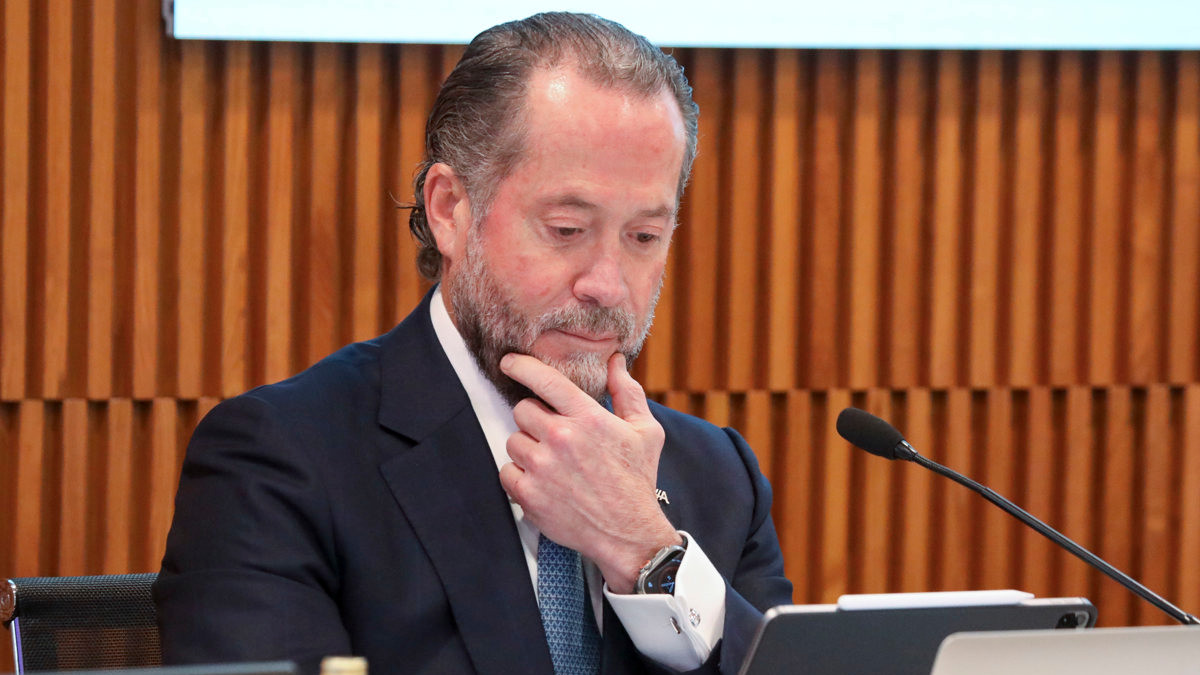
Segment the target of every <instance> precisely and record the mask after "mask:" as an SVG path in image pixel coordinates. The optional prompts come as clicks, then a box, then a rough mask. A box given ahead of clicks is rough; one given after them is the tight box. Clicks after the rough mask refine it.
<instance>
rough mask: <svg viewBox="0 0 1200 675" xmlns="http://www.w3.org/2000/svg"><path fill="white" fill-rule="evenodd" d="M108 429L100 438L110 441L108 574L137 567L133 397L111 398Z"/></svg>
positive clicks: (106, 512)
mask: <svg viewBox="0 0 1200 675" xmlns="http://www.w3.org/2000/svg"><path fill="white" fill-rule="evenodd" d="M107 422H108V433H107V435H106V437H105V438H103V439H98V440H99V441H100V442H104V443H107V447H106V451H107V452H106V460H107V463H106V466H105V467H104V474H103V475H104V479H103V483H104V489H105V499H104V564H103V566H102V568H101V570H102V571H103V573H105V574H121V573H125V572H129V571H131V570H132V569H133V566H132V565H131V560H130V558H129V556H130V551H131V550H132V548H133V545H132V527H133V518H134V514H133V507H132V492H133V453H132V449H133V403H132V402H131V401H130V400H129V399H127V398H126V399H117V400H114V401H111V402H109V406H108V420H107Z"/></svg>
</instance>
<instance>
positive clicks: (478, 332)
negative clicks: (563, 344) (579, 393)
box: [444, 233, 662, 405]
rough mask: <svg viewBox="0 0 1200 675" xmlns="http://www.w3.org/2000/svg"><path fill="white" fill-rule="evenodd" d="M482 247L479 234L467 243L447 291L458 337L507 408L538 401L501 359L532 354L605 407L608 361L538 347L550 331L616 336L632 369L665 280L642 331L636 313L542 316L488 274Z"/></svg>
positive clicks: (588, 308)
mask: <svg viewBox="0 0 1200 675" xmlns="http://www.w3.org/2000/svg"><path fill="white" fill-rule="evenodd" d="M482 249H483V244H482V242H480V241H479V240H478V237H477V236H476V234H475V233H471V235H469V237H468V242H467V252H466V255H465V256H464V257H463V260H462V262H460V263H459V264H460V265H462V269H461V270H458V271H457V273H456V274H455V277H456V278H455V280H454V283H453V284H450V285H448V286H447V288H445V289H444V290H445V292H446V294H447V296H448V297H449V298H450V304H451V306H452V307H453V308H454V317H455V321H456V323H457V325H458V332H459V333H460V334H461V335H462V337H463V341H464V342H466V344H467V349H468V350H469V351H470V352H471V355H472V356H473V357H475V362H476V363H477V364H478V365H479V368H480V370H482V371H483V374H484V375H485V376H486V377H487V378H488V379H489V380H490V381H491V382H492V384H493V385H495V386H496V390H497V391H499V392H500V395H501V396H503V397H504V399H505V400H506V401H507V402H508V404H509V405H516V404H517V402H518V401H521V400H522V399H526V398H530V397H533V398H538V397H537V396H536V395H535V394H534V393H533V392H532V391H530V390H529V388H527V387H526V386H525V385H523V384H521V383H519V382H517V381H515V380H513V379H512V378H510V377H508V376H507V375H505V374H504V373H502V372H501V371H500V359H501V358H502V357H503V356H504V355H505V354H508V353H511V352H516V353H519V354H529V355H531V356H534V357H536V358H537V359H539V360H540V361H542V362H543V363H545V364H546V365H549V366H551V367H552V368H554V369H555V370H557V371H559V372H560V373H562V374H563V375H565V376H566V377H567V379H569V380H571V381H572V382H574V383H575V386H577V387H579V388H580V389H582V390H583V391H584V392H585V393H586V394H587V395H588V396H591V397H592V398H594V399H596V400H597V401H599V402H601V403H604V402H606V401H607V398H608V358H607V357H606V356H601V355H600V354H597V353H595V352H576V353H574V354H570V355H568V356H566V357H564V358H561V359H556V358H550V357H548V356H546V355H541V354H536V353H534V351H533V344H534V342H535V341H536V340H537V338H538V337H539V336H541V335H542V334H543V333H545V332H547V331H550V330H560V331H564V332H568V333H576V334H583V335H614V336H616V339H617V343H618V346H617V351H619V352H621V353H622V354H624V355H625V361H626V364H627V365H632V364H633V360H634V359H635V358H637V355H638V353H639V352H640V351H641V349H642V343H644V342H645V340H646V336H647V335H648V334H649V332H650V324H651V323H653V321H654V307H655V306H656V305H657V304H658V296H659V293H660V292H661V291H662V280H661V279H660V280H659V282H658V285H657V286H656V288H655V291H654V296H653V297H652V298H651V300H650V305H649V311H648V312H647V313H646V318H645V320H644V321H642V323H641V325H640V326H639V325H638V324H637V320H636V318H635V317H634V315H633V313H632V312H629V311H628V310H624V309H620V308H615V307H598V306H595V305H584V304H571V305H569V306H566V307H559V308H556V309H551V310H549V311H546V312H544V313H542V314H539V315H537V316H528V315H526V314H525V313H524V312H522V311H521V309H520V308H519V307H517V304H516V303H515V302H514V301H513V300H512V298H511V297H510V295H509V294H508V292H507V291H506V290H505V289H504V288H503V286H502V285H501V284H500V282H499V281H498V280H497V279H496V278H495V277H494V276H493V275H492V273H491V270H490V269H488V266H487V263H486V261H485V260H484V256H483V251H482Z"/></svg>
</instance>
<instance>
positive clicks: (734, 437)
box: [709, 428, 792, 675]
mask: <svg viewBox="0 0 1200 675" xmlns="http://www.w3.org/2000/svg"><path fill="white" fill-rule="evenodd" d="M724 431H725V433H726V434H727V435H728V436H729V439H730V440H731V441H732V442H733V444H734V447H735V448H737V451H738V455H739V456H740V457H741V460H742V463H743V464H744V465H745V468H746V472H747V475H748V476H749V480H750V484H751V488H752V489H753V491H754V509H753V512H752V515H751V519H750V529H749V531H748V533H747V537H746V541H745V545H744V546H743V547H742V552H741V557H740V558H739V559H738V563H737V568H736V570H735V571H734V574H733V577H732V578H731V579H729V580H728V585H727V586H726V591H725V630H724V636H723V637H722V639H721V645H720V647H719V648H718V650H716V651H719V654H714V655H713V657H712V658H710V659H709V660H710V662H711V661H713V660H717V661H718V663H719V671H720V672H722V673H729V674H731V675H732V674H734V673H737V672H738V670H739V669H740V668H741V666H742V660H743V659H745V657H746V653H747V652H748V651H749V648H750V642H751V641H752V640H753V639H754V634H755V632H756V631H757V630H758V626H759V624H760V623H761V622H762V618H763V612H765V611H766V610H768V609H770V608H771V607H775V606H777V605H786V604H791V602H792V582H790V581H788V579H787V577H785V576H784V572H783V553H782V551H781V550H780V548H779V536H778V535H777V534H776V532H775V523H774V521H773V520H772V519H771V500H772V494H771V484H770V483H769V482H768V481H767V478H766V477H765V476H763V475H762V471H760V470H759V468H758V460H757V459H755V457H754V452H753V451H752V450H751V449H750V446H749V445H748V444H747V443H746V441H745V439H743V438H742V436H741V435H740V434H739V433H738V432H736V431H734V430H733V429H729V428H726V429H725V430H724Z"/></svg>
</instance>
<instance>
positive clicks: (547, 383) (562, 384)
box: [500, 353, 596, 415]
mask: <svg viewBox="0 0 1200 675" xmlns="http://www.w3.org/2000/svg"><path fill="white" fill-rule="evenodd" d="M500 370H501V372H503V373H504V374H505V375H507V376H509V377H511V378H512V379H514V380H516V381H517V382H520V383H521V384H523V385H525V386H526V387H529V390H530V391H532V392H533V393H535V394H537V395H538V396H539V397H541V399H542V400H543V401H545V402H546V403H549V404H550V405H551V406H553V407H554V409H555V410H557V411H558V412H559V413H560V414H563V415H573V414H575V413H577V412H581V411H583V410H586V409H587V408H588V407H589V406H593V405H596V402H595V401H594V400H593V399H592V397H590V396H588V395H587V394H585V393H584V392H583V390H582V389H580V388H579V387H577V386H575V383H574V382H572V381H571V380H569V379H567V376H566V375H563V374H562V373H560V372H558V371H557V370H555V369H554V368H552V367H550V366H548V365H546V364H544V363H542V362H541V361H539V360H538V359H536V358H534V357H532V356H529V355H527V354H515V353H513V354H505V355H504V358H502V359H500Z"/></svg>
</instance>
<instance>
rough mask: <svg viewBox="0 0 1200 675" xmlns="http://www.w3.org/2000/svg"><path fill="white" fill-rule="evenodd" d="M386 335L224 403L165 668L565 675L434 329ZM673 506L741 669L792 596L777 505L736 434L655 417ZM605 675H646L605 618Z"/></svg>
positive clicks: (187, 500)
mask: <svg viewBox="0 0 1200 675" xmlns="http://www.w3.org/2000/svg"><path fill="white" fill-rule="evenodd" d="M429 301H430V297H429V296H426V298H425V300H424V301H423V302H422V303H421V305H420V307H419V308H418V309H417V310H416V311H414V312H413V313H412V314H411V315H409V317H408V318H406V319H405V320H404V322H402V323H401V324H399V325H398V326H397V327H396V328H394V329H392V330H391V331H390V332H388V333H387V334H385V335H383V336H380V337H378V338H376V339H374V340H371V341H368V342H362V343H357V344H353V345H349V346H347V347H345V348H343V349H341V350H339V351H338V352H336V353H334V354H332V355H331V356H329V357H328V358H326V359H324V360H322V361H321V362H320V363H318V364H316V365H314V366H313V367H311V368H309V369H308V370H306V371H304V372H303V373H301V374H299V375H297V376H295V377H293V378H291V379H288V380H285V381H283V382H280V383H277V384H273V385H268V386H264V387H259V388H257V389H254V390H252V391H250V392H247V393H246V394H243V395H241V396H238V397H236V398H232V399H230V400H228V401H225V402H223V403H221V404H220V405H218V406H217V407H216V408H214V409H213V411H212V412H211V413H210V414H209V415H207V416H206V417H205V419H204V420H203V421H202V422H201V423H200V425H199V426H198V427H197V429H196V431H195V434H194V435H193V437H192V440H191V443H190V444H189V446H188V450H187V457H186V459H185V461H184V466H183V475H182V477H181V480H180V485H179V492H178V494H177V496H176V503H175V517H174V522H173V524H172V526H171V532H170V535H169V537H168V540H167V550H166V555H165V557H164V559H163V565H162V571H161V573H160V576H159V579H158V582H157V583H156V584H155V587H154V597H155V601H156V603H157V607H158V618H159V625H160V628H161V631H162V644H163V653H164V659H165V660H166V662H167V663H189V662H191V663H197V662H217V661H248V660H268V659H276V658H286V659H292V660H295V661H297V662H298V663H300V664H301V666H302V671H306V672H315V671H316V668H317V664H318V662H319V660H320V658H321V657H322V656H326V655H336V654H356V655H362V656H365V657H367V659H368V661H369V664H370V669H371V671H372V672H373V673H379V674H383V675H390V674H392V673H409V672H412V673H480V674H495V675H507V674H512V673H536V674H540V675H552V673H553V669H552V666H551V663H550V654H549V650H548V648H547V647H546V640H545V635H544V633H543V630H542V624H541V619H540V616H539V614H538V608H537V602H536V600H535V597H534V592H533V587H532V584H531V583H530V579H529V569H528V567H527V565H526V562H525V556H524V554H523V552H522V549H521V543H520V539H519V537H518V535H517V530H516V525H515V523H514V521H513V517H512V511H511V509H510V507H509V503H508V499H507V497H506V495H505V493H504V491H503V489H502V488H501V486H500V481H499V477H498V474H497V471H496V465H495V461H494V460H493V459H492V454H491V451H490V450H489V448H488V445H487V442H486V440H485V439H484V436H483V431H482V430H481V428H480V426H479V422H478V420H477V419H476V417H475V414H474V411H473V410H472V408H471V404H470V401H469V400H468V398H467V394H466V392H465V391H464V389H463V387H462V385H461V384H460V383H459V380H458V378H457V376H456V375H455V373H454V370H453V369H452V367H451V366H450V362H449V361H448V360H447V358H446V355H445V353H444V352H443V351H442V349H441V346H440V344H439V343H438V341H437V338H436V336H435V334H434V331H433V326H432V323H431V320H430V315H429V308H428V305H429ZM651 410H652V411H653V413H654V415H655V417H656V418H657V419H658V420H659V421H660V422H661V423H662V425H663V427H664V428H665V430H666V445H665V447H664V449H663V452H662V459H661V462H660V467H659V473H658V486H659V488H661V489H663V490H665V491H666V492H667V495H668V498H669V499H670V502H671V503H670V504H669V505H666V504H664V505H663V508H664V511H665V513H666V515H667V516H668V518H669V519H670V520H671V522H672V523H674V525H675V526H676V527H677V528H679V529H683V530H687V531H688V532H689V533H690V534H691V535H692V536H693V537H694V539H695V540H696V541H697V542H699V544H700V546H702V547H703V549H704V552H705V553H706V554H707V555H708V557H709V559H710V560H711V561H712V563H713V564H714V565H715V566H716V568H717V570H718V571H720V573H721V575H722V576H723V577H724V579H725V580H726V582H727V584H726V587H727V590H726V597H727V609H726V620H725V627H724V631H725V632H724V639H723V641H722V644H721V646H719V647H718V649H717V650H716V651H715V652H714V654H713V657H712V658H710V660H709V663H706V664H705V665H704V667H702V669H701V670H703V671H708V672H714V671H717V670H718V669H719V670H720V671H721V672H726V673H732V672H736V670H737V668H738V666H739V664H740V661H741V659H742V657H743V655H744V654H745V651H746V647H747V642H748V641H749V640H750V638H751V637H752V635H753V632H754V630H755V628H756V626H757V624H758V622H759V621H760V619H761V612H762V611H763V610H765V609H766V608H768V607H771V606H774V605H777V604H784V603H788V602H790V601H791V584H790V583H789V582H788V581H787V579H785V578H784V576H783V561H782V557H781V554H780V550H779V543H778V540H777V537H776V534H775V528H774V525H773V524H772V521H771V517H770V505H771V492H770V487H769V485H768V483H767V481H766V480H765V479H764V478H763V476H762V474H761V473H760V472H759V469H758V465H757V463H756V461H755V459H754V455H753V454H752V452H751V451H750V449H749V447H747V445H746V443H745V442H744V441H743V440H742V438H741V437H740V436H739V435H738V434H737V433H736V432H734V431H732V430H728V429H725V430H722V429H719V428H717V427H715V426H713V425H711V424H708V423H706V422H703V421H701V420H698V419H696V418H694V417H690V416H687V415H684V414H682V413H678V412H675V411H672V410H670V409H667V408H664V407H662V406H660V405H657V404H654V403H652V404H651ZM604 616H605V620H604V636H605V639H604V668H603V671H604V672H605V673H634V672H652V671H654V670H655V668H654V667H653V665H652V664H651V663H649V662H648V660H646V659H644V658H642V657H641V656H640V654H639V653H638V652H637V650H636V649H635V648H634V647H633V645H632V643H631V642H630V640H629V637H628V635H627V634H626V633H625V631H624V629H623V627H622V626H621V623H620V621H619V620H617V619H616V617H615V615H614V614H613V612H612V610H611V608H610V607H608V606H607V603H606V607H605V611H604Z"/></svg>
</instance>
